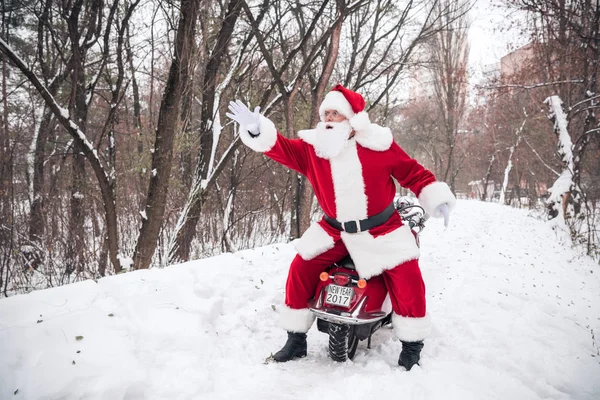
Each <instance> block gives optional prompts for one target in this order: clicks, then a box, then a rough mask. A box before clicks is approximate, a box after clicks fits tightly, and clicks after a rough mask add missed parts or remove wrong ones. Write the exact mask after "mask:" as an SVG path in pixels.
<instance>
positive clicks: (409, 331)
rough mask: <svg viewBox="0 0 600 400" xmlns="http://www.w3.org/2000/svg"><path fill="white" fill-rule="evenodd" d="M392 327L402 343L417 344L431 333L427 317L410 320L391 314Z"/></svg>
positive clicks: (409, 318)
mask: <svg viewBox="0 0 600 400" xmlns="http://www.w3.org/2000/svg"><path fill="white" fill-rule="evenodd" d="M392 325H393V327H394V334H395V335H396V337H397V338H398V339H400V340H402V341H404V342H417V341H420V340H423V339H425V338H426V337H427V336H429V334H430V333H431V318H429V315H426V316H424V317H422V318H411V317H403V316H401V315H398V314H396V313H393V314H392Z"/></svg>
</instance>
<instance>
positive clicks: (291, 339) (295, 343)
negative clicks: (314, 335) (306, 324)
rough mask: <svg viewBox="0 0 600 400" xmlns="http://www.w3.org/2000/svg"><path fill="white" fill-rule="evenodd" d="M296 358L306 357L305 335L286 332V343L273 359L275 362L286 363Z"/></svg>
mask: <svg viewBox="0 0 600 400" xmlns="http://www.w3.org/2000/svg"><path fill="white" fill-rule="evenodd" d="M296 357H306V333H296V332H288V340H287V342H285V345H284V346H283V348H282V349H281V350H279V351H278V352H277V353H275V355H274V356H273V358H274V359H275V361H277V362H286V361H290V360H292V359H294V358H296Z"/></svg>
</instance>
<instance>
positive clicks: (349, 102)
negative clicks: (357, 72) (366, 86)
mask: <svg viewBox="0 0 600 400" xmlns="http://www.w3.org/2000/svg"><path fill="white" fill-rule="evenodd" d="M325 110H335V111H337V112H339V113H340V114H342V115H343V116H344V117H346V118H347V119H348V120H349V121H350V125H351V126H352V127H353V128H354V129H355V130H361V129H365V128H366V127H368V126H369V124H370V123H371V121H369V115H368V114H367V113H366V111H364V110H365V99H364V98H363V97H362V96H361V95H360V94H359V93H356V92H353V91H352V90H350V89H346V88H345V87H343V86H342V85H339V84H338V85H335V86H334V88H333V89H331V92H329V93H327V95H325V98H324V99H323V102H322V103H321V106H320V107H319V115H320V117H321V121H324V120H325Z"/></svg>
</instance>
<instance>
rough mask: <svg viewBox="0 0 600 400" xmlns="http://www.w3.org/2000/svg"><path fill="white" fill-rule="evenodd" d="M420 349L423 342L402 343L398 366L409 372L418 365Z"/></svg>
mask: <svg viewBox="0 0 600 400" xmlns="http://www.w3.org/2000/svg"><path fill="white" fill-rule="evenodd" d="M422 348H423V342H402V351H401V352H400V358H399V359H398V365H400V366H401V367H404V368H406V370H407V371H410V369H411V368H412V367H413V366H414V365H415V364H419V360H420V359H421V349H422Z"/></svg>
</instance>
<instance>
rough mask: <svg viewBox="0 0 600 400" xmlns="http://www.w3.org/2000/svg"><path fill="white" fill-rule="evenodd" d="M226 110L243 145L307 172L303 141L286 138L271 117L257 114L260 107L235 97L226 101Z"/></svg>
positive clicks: (304, 172)
mask: <svg viewBox="0 0 600 400" xmlns="http://www.w3.org/2000/svg"><path fill="white" fill-rule="evenodd" d="M229 111H230V112H229V113H227V114H226V115H227V116H228V117H229V118H231V119H232V120H234V121H236V122H237V123H238V124H240V138H241V139H242V142H243V143H244V144H245V145H246V146H248V147H250V148H251V149H252V150H254V151H258V152H260V153H264V154H265V155H266V156H267V157H269V158H271V159H273V160H274V161H277V162H278V163H280V164H283V165H285V166H286V167H288V168H291V169H293V170H295V171H298V172H300V173H301V174H306V166H307V152H306V144H305V143H304V142H302V141H301V140H297V139H288V138H286V137H284V136H283V135H281V134H280V133H278V132H277V129H276V128H275V124H274V123H273V121H271V120H270V119H268V118H266V117H265V116H263V115H262V114H260V107H256V108H255V109H254V112H252V111H250V110H249V109H248V107H246V106H245V105H244V103H242V102H241V101H240V100H237V101H231V102H230V103H229Z"/></svg>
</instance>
